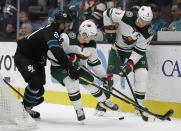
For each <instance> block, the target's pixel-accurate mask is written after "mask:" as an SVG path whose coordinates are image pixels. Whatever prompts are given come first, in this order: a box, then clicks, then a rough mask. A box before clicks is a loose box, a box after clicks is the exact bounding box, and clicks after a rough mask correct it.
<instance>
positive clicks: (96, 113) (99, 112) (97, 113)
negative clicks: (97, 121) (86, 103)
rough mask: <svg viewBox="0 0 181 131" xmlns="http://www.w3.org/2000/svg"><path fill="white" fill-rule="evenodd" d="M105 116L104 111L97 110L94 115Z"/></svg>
mask: <svg viewBox="0 0 181 131" xmlns="http://www.w3.org/2000/svg"><path fill="white" fill-rule="evenodd" d="M104 114H105V112H104V111H98V110H96V111H95V113H94V116H103V115H104Z"/></svg>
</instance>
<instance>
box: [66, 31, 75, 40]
mask: <svg viewBox="0 0 181 131" xmlns="http://www.w3.org/2000/svg"><path fill="white" fill-rule="evenodd" d="M68 36H69V37H70V38H71V39H75V38H76V34H75V33H74V32H70V33H69V34H68Z"/></svg>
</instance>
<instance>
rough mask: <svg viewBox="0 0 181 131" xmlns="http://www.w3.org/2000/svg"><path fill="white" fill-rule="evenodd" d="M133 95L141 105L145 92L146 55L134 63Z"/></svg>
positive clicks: (146, 75)
mask: <svg viewBox="0 0 181 131" xmlns="http://www.w3.org/2000/svg"><path fill="white" fill-rule="evenodd" d="M135 78H136V82H135V90H134V92H135V95H136V98H137V100H138V103H139V104H141V105H143V100H144V98H145V94H146V87H147V79H148V64H147V59H146V55H144V56H143V58H141V60H140V61H139V62H138V63H137V64H136V65H135Z"/></svg>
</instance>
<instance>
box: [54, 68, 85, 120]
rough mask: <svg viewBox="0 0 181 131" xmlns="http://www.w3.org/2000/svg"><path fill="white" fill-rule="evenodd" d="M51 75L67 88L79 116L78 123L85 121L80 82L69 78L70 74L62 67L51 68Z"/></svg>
mask: <svg viewBox="0 0 181 131" xmlns="http://www.w3.org/2000/svg"><path fill="white" fill-rule="evenodd" d="M51 75H52V76H53V77H54V78H55V79H56V80H57V81H58V82H59V83H61V84H62V85H64V86H65V87H66V88H67V91H68V96H69V98H70V101H71V103H72V105H73V107H74V109H75V111H76V114H77V119H78V121H83V120H84V119H85V114H84V111H83V108H82V103H81V94H80V89H79V81H78V80H72V79H71V78H70V77H69V76H68V73H67V72H66V71H65V70H64V69H63V68H61V67H55V66H51Z"/></svg>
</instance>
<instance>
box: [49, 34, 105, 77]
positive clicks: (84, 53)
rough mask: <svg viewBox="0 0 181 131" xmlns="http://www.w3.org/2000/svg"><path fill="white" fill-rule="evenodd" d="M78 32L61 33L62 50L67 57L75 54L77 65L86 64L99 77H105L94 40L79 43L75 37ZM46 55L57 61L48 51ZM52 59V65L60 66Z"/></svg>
mask: <svg viewBox="0 0 181 131" xmlns="http://www.w3.org/2000/svg"><path fill="white" fill-rule="evenodd" d="M77 36H78V32H75V31H74V32H73V31H70V32H66V33H62V34H61V36H60V44H61V46H62V48H63V50H64V52H65V53H66V54H67V56H68V57H69V55H70V54H76V55H77V56H78V58H79V62H78V63H79V66H82V65H84V64H86V63H87V64H88V65H89V66H91V67H92V69H93V71H94V72H99V73H100V77H106V72H105V70H104V68H103V66H102V65H101V62H100V60H99V58H98V54H97V49H96V42H95V41H94V40H92V41H90V43H84V44H80V42H79V40H78V39H77ZM48 57H50V58H51V59H54V61H57V60H56V59H55V58H54V57H53V56H52V54H51V53H50V52H49V53H48ZM54 61H51V64H52V65H53V66H60V65H58V64H57V63H55V62H54Z"/></svg>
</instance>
